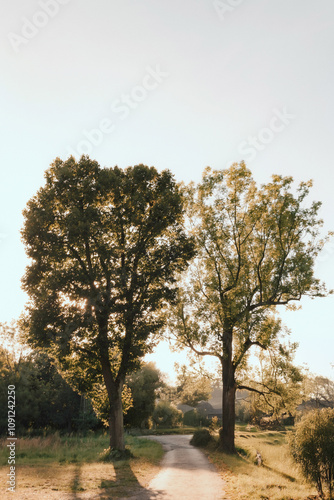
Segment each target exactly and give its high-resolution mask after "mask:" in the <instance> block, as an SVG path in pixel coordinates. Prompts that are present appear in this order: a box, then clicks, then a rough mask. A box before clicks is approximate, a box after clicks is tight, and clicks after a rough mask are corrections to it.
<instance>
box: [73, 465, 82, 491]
mask: <svg viewBox="0 0 334 500" xmlns="http://www.w3.org/2000/svg"><path fill="white" fill-rule="evenodd" d="M71 491H72V498H73V499H75V498H78V499H79V498H80V497H79V496H78V492H80V491H84V488H83V487H82V486H81V465H80V464H77V465H76V466H75V469H74V474H73V479H72V482H71Z"/></svg>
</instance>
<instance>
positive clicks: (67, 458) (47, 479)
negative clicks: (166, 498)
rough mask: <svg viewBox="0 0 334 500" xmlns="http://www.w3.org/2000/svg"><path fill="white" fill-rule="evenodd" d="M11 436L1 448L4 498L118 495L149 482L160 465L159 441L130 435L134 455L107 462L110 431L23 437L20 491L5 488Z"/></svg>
mask: <svg viewBox="0 0 334 500" xmlns="http://www.w3.org/2000/svg"><path fill="white" fill-rule="evenodd" d="M6 444H7V442H6V441H5V440H2V442H1V452H0V464H1V468H0V494H1V498H2V499H4V498H14V495H15V497H16V498H20V500H21V499H22V500H28V499H29V500H30V499H39V498H45V499H76V498H78V499H79V498H80V499H81V498H82V499H84V498H87V499H90V498H101V499H107V498H115V499H117V498H120V497H123V496H127V495H128V494H130V493H133V494H136V492H139V491H141V490H142V489H143V488H145V487H146V486H147V485H148V483H149V482H150V480H151V479H152V478H153V477H154V475H155V474H157V472H158V470H159V462H160V460H161V457H162V455H163V451H162V448H161V446H160V444H158V443H155V442H152V441H149V440H145V439H138V438H136V437H134V436H127V447H128V448H129V449H130V451H131V452H132V454H133V458H131V459H130V460H127V461H119V462H114V463H106V462H103V456H104V455H105V453H104V450H105V449H106V448H108V437H107V435H103V434H100V435H94V434H91V435H89V436H86V437H75V436H70V437H60V436H59V435H58V434H54V435H50V436H47V437H44V438H41V437H34V438H22V439H18V440H17V447H16V471H17V472H16V491H15V494H14V495H13V493H9V492H7V493H6V489H7V488H6V482H7V474H8V472H9V467H8V464H7V459H8V449H7V447H6Z"/></svg>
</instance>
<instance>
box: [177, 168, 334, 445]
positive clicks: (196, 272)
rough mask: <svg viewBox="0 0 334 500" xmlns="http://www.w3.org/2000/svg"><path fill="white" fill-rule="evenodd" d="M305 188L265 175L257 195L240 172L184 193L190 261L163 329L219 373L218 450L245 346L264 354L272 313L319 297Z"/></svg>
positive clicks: (225, 439) (272, 329) (273, 326)
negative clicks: (193, 253) (216, 365)
mask: <svg viewBox="0 0 334 500" xmlns="http://www.w3.org/2000/svg"><path fill="white" fill-rule="evenodd" d="M311 185H312V183H311V182H302V183H301V184H300V185H299V186H298V187H297V188H296V189H295V188H294V186H293V179H292V177H282V176H279V175H273V176H272V180H271V182H269V183H267V184H264V185H262V186H260V187H258V186H257V185H256V183H255V181H254V179H253V178H252V174H251V172H250V170H249V169H247V168H246V166H245V164H244V163H243V162H241V163H240V164H234V165H232V166H231V167H230V168H229V169H226V170H222V171H212V170H211V169H210V168H207V169H206V170H205V172H204V174H203V179H202V182H201V183H200V184H199V185H198V186H195V185H193V184H192V185H190V187H188V188H186V192H187V197H188V213H189V226H190V230H191V234H192V235H193V236H194V237H195V239H196V242H197V251H198V254H197V257H196V259H195V260H194V262H193V264H192V265H191V266H190V268H189V272H188V274H187V276H184V279H183V287H182V292H181V293H180V296H179V302H178V305H177V307H176V309H175V310H174V312H175V314H174V319H173V320H171V322H170V327H171V329H172V330H174V331H175V332H177V335H178V339H179V342H180V343H182V344H183V345H188V346H189V347H191V348H192V349H193V350H194V351H195V352H197V353H198V354H201V355H206V354H210V355H214V356H216V357H217V358H218V359H219V360H220V362H221V364H222V369H223V430H222V433H221V438H222V442H221V445H222V447H223V448H224V449H225V450H226V451H230V452H233V451H234V449H235V448H234V421H235V409H234V403H235V391H236V389H237V386H238V384H237V380H236V371H237V370H239V371H240V370H242V369H243V367H244V365H245V363H246V361H247V356H248V354H249V351H250V349H251V347H252V346H258V347H260V348H262V349H268V347H269V346H270V345H271V343H272V342H273V341H274V340H275V339H276V338H277V335H278V333H279V330H280V324H279V322H278V320H277V318H275V316H274V315H273V312H274V311H275V308H276V307H277V306H282V305H283V306H288V305H289V304H290V303H293V302H295V301H300V300H301V298H302V297H304V296H310V297H323V296H325V295H326V293H327V290H326V287H325V285H324V284H323V283H321V282H320V281H319V280H318V279H317V278H316V277H315V276H314V259H315V258H316V256H317V255H318V253H319V251H320V250H321V248H322V246H323V244H324V240H322V239H321V238H320V229H321V226H322V220H321V219H320V218H319V217H318V212H319V208H320V206H321V204H320V203H319V202H313V203H311V204H309V205H308V206H307V204H306V202H307V196H308V194H309V191H310V188H311Z"/></svg>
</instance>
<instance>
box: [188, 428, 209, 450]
mask: <svg viewBox="0 0 334 500" xmlns="http://www.w3.org/2000/svg"><path fill="white" fill-rule="evenodd" d="M211 440H212V436H211V434H210V432H209V431H208V429H198V430H196V431H195V432H194V435H193V437H192V438H191V440H190V444H192V445H193V446H198V447H204V446H207V445H208V444H209V443H210V441H211Z"/></svg>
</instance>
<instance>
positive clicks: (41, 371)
mask: <svg viewBox="0 0 334 500" xmlns="http://www.w3.org/2000/svg"><path fill="white" fill-rule="evenodd" d="M9 384H13V385H15V395H16V401H17V408H16V415H15V419H16V420H15V423H16V429H17V431H18V432H19V433H21V434H22V433H26V432H28V431H29V432H37V431H38V430H39V431H41V430H42V429H46V428H48V429H58V430H61V431H66V432H71V431H73V430H87V429H91V428H95V427H97V426H98V425H99V421H98V419H97V418H96V416H95V414H94V412H93V409H92V405H91V403H90V401H89V400H85V399H84V398H83V397H82V396H80V395H79V394H77V393H76V392H75V391H73V390H72V389H71V387H70V386H69V385H68V384H67V383H66V382H65V380H64V379H63V378H62V377H61V376H60V375H59V373H58V372H57V370H56V368H55V367H54V366H53V365H52V363H51V362H50V360H49V359H48V357H47V356H46V355H45V354H42V353H36V352H33V353H30V354H29V355H27V356H26V357H20V358H19V359H17V360H16V359H15V358H14V357H13V356H12V355H11V354H10V353H9V352H8V351H6V350H4V349H1V350H0V403H1V404H0V434H2V435H4V434H5V433H6V427H7V387H8V385H9Z"/></svg>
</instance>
